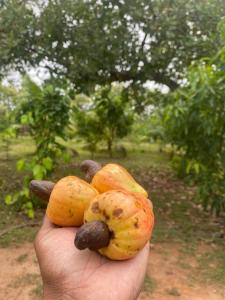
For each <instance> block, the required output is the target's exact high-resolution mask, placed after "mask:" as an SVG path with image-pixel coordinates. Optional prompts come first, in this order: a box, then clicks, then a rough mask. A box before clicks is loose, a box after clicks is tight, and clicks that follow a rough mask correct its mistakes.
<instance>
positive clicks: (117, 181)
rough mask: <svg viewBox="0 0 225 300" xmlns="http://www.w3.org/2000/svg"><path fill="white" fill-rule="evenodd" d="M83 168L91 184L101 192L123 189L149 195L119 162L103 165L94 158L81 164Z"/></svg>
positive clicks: (145, 195)
mask: <svg viewBox="0 0 225 300" xmlns="http://www.w3.org/2000/svg"><path fill="white" fill-rule="evenodd" d="M81 170H82V171H84V172H85V173H86V178H87V179H89V180H90V179H91V178H92V179H91V185H92V186H93V187H94V188H96V189H97V190H98V191H99V193H104V192H107V191H110V190H117V189H122V190H126V191H129V192H135V193H139V194H141V195H143V196H144V197H146V198H147V197H148V193H147V192H146V190H145V189H144V188H143V187H142V186H141V185H140V184H138V183H137V182H136V181H135V179H134V178H133V177H132V176H131V175H130V174H129V172H128V171H127V170H126V169H125V168H123V167H122V166H120V165H118V164H107V165H105V166H104V167H102V168H101V165H99V164H98V163H96V162H95V161H92V160H86V161H84V162H82V164H81Z"/></svg>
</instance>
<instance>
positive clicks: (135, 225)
mask: <svg viewBox="0 0 225 300" xmlns="http://www.w3.org/2000/svg"><path fill="white" fill-rule="evenodd" d="M134 227H135V228H139V224H138V220H137V219H136V221H135V223H134Z"/></svg>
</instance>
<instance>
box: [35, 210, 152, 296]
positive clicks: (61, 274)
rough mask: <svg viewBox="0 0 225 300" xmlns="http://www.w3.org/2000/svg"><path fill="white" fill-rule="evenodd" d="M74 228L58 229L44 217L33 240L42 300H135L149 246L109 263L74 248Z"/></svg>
mask: <svg viewBox="0 0 225 300" xmlns="http://www.w3.org/2000/svg"><path fill="white" fill-rule="evenodd" d="M76 230H77V229H76V228H74V227H63V228H61V227H57V226H55V225H53V224H52V223H51V222H50V221H49V220H48V218H47V217H46V216H45V218H44V222H43V225H42V227H41V229H40V231H39V233H38V234H37V237H36V239H35V244H34V245H35V251H36V255H37V258H38V262H39V266H40V271H41V276H42V280H43V289H44V291H43V293H44V296H43V299H44V300H53V299H54V300H72V299H73V300H74V299H77V300H103V299H104V300H117V299H119V300H134V299H137V297H138V295H139V293H140V289H141V286H142V283H143V280H144V276H145V272H146V267H147V262H148V254H149V244H147V245H146V246H145V247H144V248H143V249H142V250H141V251H140V252H139V253H138V254H137V255H136V256H135V257H134V258H132V259H130V260H126V261H111V260H109V259H107V258H104V257H103V256H101V255H99V254H98V253H96V252H93V251H90V250H88V249H86V250H82V251H80V250H78V249H76V248H75V246H74V237H75V232H76Z"/></svg>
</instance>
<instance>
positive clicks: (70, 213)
mask: <svg viewBox="0 0 225 300" xmlns="http://www.w3.org/2000/svg"><path fill="white" fill-rule="evenodd" d="M68 213H69V217H70V218H72V217H73V212H72V210H71V209H69V210H68Z"/></svg>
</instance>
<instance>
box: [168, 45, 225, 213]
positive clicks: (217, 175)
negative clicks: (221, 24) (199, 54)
mask: <svg viewBox="0 0 225 300" xmlns="http://www.w3.org/2000/svg"><path fill="white" fill-rule="evenodd" d="M224 61H225V47H223V48H222V49H221V50H220V51H219V52H218V54H217V55H216V56H215V57H213V58H211V59H204V60H201V61H199V62H198V63H195V64H193V65H192V66H191V67H190V69H189V72H188V85H187V87H185V88H182V89H180V90H177V91H176V92H175V93H173V95H172V101H171V103H170V104H169V105H167V107H166V109H165V114H164V122H165V131H166V135H167V137H168V138H169V139H170V141H171V142H172V143H174V144H176V145H177V147H178V149H182V151H183V152H184V159H183V160H182V163H183V168H184V169H185V171H186V173H189V174H190V173H194V174H196V175H197V178H198V182H199V186H200V189H199V193H200V198H201V199H203V204H204V207H205V208H208V207H209V206H210V207H211V210H215V211H216V213H217V214H218V213H219V212H220V211H221V210H222V209H225V168H224V166H225V102H224V96H225V68H224Z"/></svg>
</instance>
